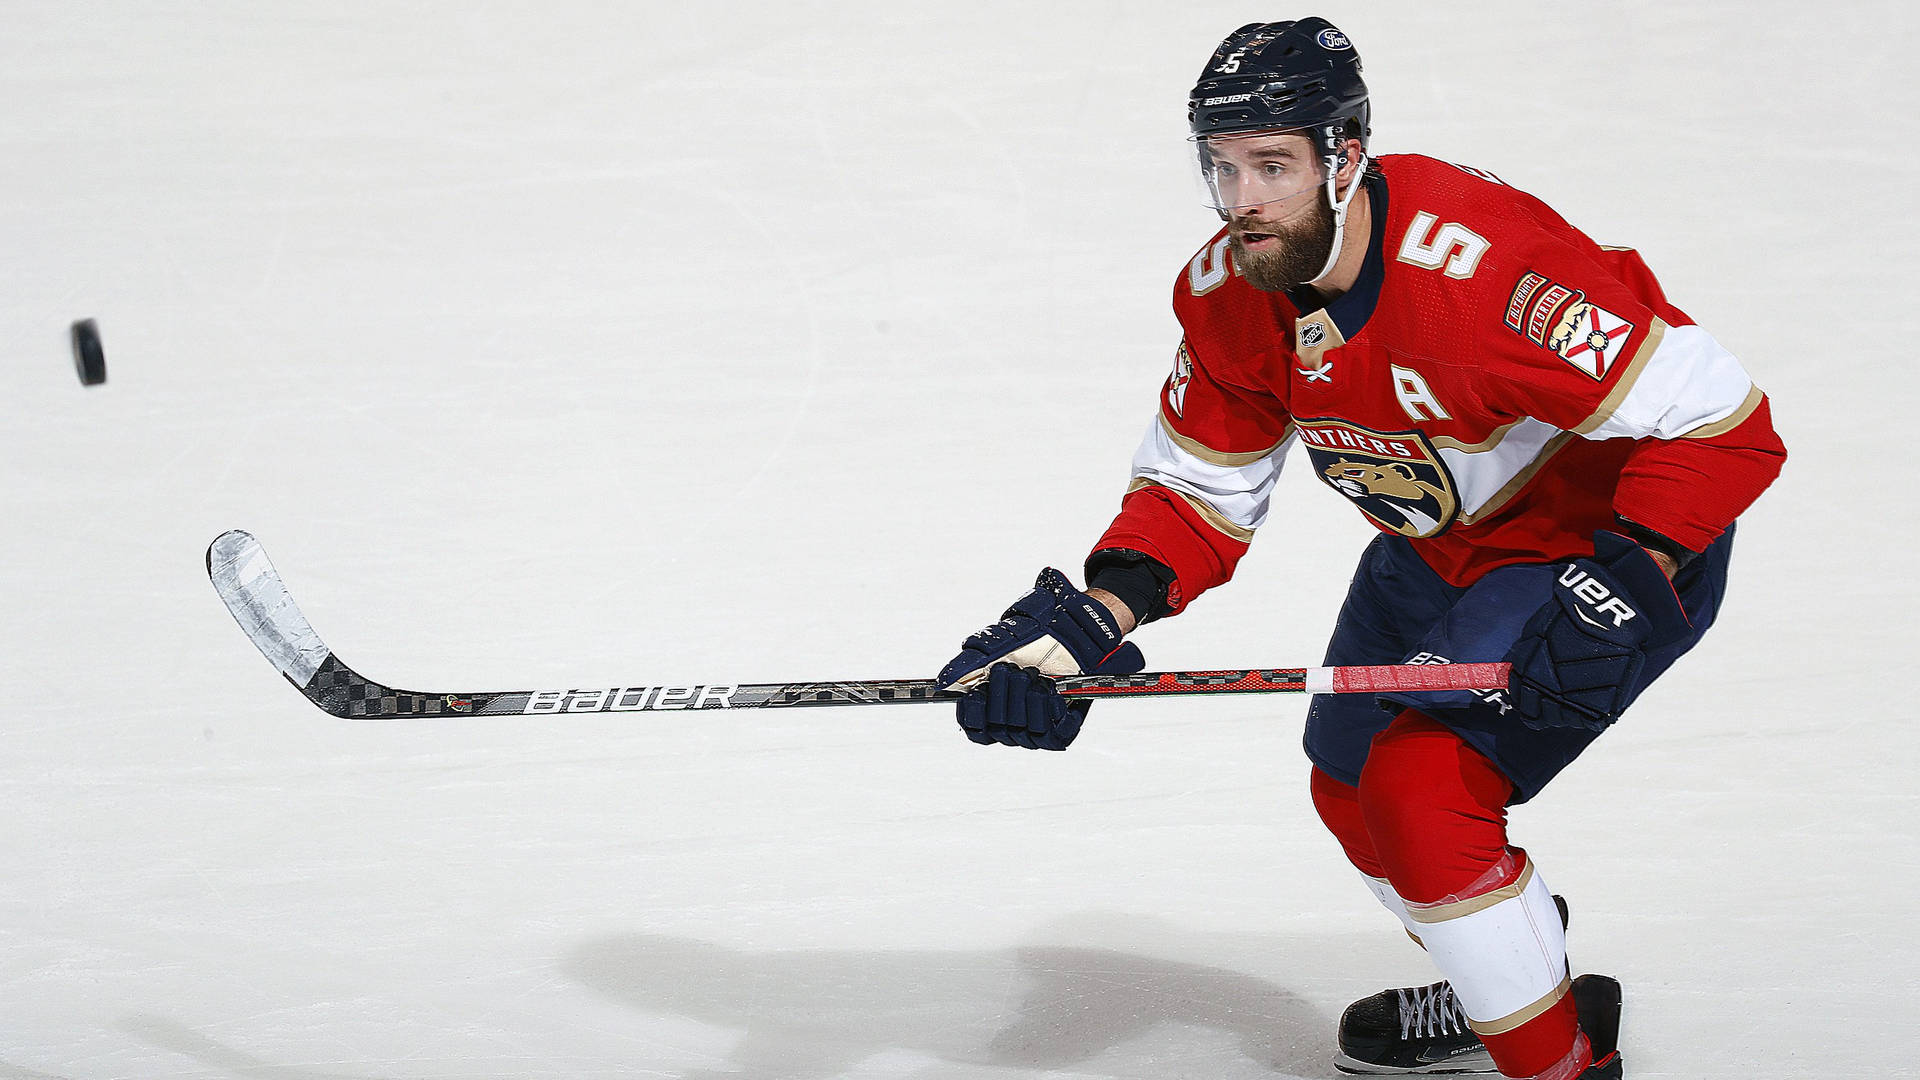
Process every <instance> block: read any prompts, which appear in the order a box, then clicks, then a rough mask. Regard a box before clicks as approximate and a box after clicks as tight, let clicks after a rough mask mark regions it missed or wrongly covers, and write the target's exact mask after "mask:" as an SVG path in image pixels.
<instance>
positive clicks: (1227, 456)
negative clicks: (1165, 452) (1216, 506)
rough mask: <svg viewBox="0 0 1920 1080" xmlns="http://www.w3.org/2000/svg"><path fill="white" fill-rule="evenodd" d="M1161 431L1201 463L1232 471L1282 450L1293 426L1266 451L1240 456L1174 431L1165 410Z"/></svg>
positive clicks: (1289, 425) (1161, 420) (1161, 421)
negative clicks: (1281, 446)
mask: <svg viewBox="0 0 1920 1080" xmlns="http://www.w3.org/2000/svg"><path fill="white" fill-rule="evenodd" d="M1160 430H1162V431H1164V432H1166V433H1167V438H1169V439H1172V440H1173V445H1175V446H1177V447H1179V448H1180V449H1182V450H1185V451H1186V452H1187V453H1189V454H1192V455H1193V456H1194V457H1197V458H1199V459H1200V460H1201V461H1204V462H1206V463H1207V464H1209V465H1224V466H1226V467H1228V468H1230V469H1237V468H1239V467H1240V466H1242V465H1251V464H1253V463H1254V462H1256V461H1259V460H1260V459H1261V458H1263V457H1266V456H1267V455H1268V454H1271V453H1273V452H1274V451H1275V450H1278V449H1280V443H1284V442H1286V441H1287V435H1288V434H1289V433H1291V432H1292V430H1293V425H1292V424H1288V425H1287V430H1286V431H1283V432H1281V433H1280V442H1276V443H1274V444H1273V445H1272V446H1269V447H1267V448H1266V449H1265V450H1254V451H1250V452H1247V453H1240V454H1233V453H1228V452H1227V451H1225V450H1215V449H1214V448H1213V447H1211V446H1208V445H1207V444H1206V443H1203V442H1200V441H1199V440H1197V439H1190V438H1188V437H1187V436H1185V435H1182V434H1180V433H1179V432H1177V431H1175V430H1173V425H1172V424H1171V423H1169V422H1168V421H1167V413H1166V410H1164V409H1162V410H1161V412H1160Z"/></svg>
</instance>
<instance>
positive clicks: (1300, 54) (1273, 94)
mask: <svg viewBox="0 0 1920 1080" xmlns="http://www.w3.org/2000/svg"><path fill="white" fill-rule="evenodd" d="M1370 115H1371V110H1370V109H1369V107H1368V103H1367V84H1366V83H1365V82H1364V81H1363V80H1362V79H1361V78H1360V54H1359V52H1358V51H1356V50H1355V49H1354V47H1353V42H1351V41H1349V40H1348V39H1347V35H1345V34H1343V33H1341V32H1340V30H1339V28H1337V27H1335V26H1334V25H1333V24H1332V23H1330V22H1328V21H1327V20H1325V19H1322V18H1319V17H1311V18H1305V19H1297V20H1289V21H1286V22H1268V23H1248V24H1247V25H1245V26H1243V27H1241V28H1240V29H1238V30H1235V31H1234V32H1233V33H1231V34H1229V35H1227V39H1226V40H1225V41H1222V42H1221V43H1220V47H1219V48H1217V49H1215V50H1214V52H1213V58H1212V59H1210V60H1208V61H1207V66H1206V68H1205V69H1204V70H1202V71H1201V72H1200V78H1199V81H1197V82H1195V83H1194V86H1193V92H1192V93H1191V94H1190V95H1189V96H1188V98H1187V124H1188V126H1189V127H1190V128H1191V129H1192V131H1193V137H1194V138H1195V139H1196V140H1204V139H1206V138H1207V137H1208V136H1213V135H1237V134H1245V133H1249V132H1255V131H1276V130H1295V131H1306V132H1311V133H1312V134H1313V136H1314V140H1315V142H1316V143H1317V144H1318V145H1319V147H1320V151H1321V153H1322V154H1324V155H1326V156H1327V157H1328V158H1330V159H1333V160H1334V161H1336V162H1339V163H1344V160H1345V155H1344V154H1343V153H1342V152H1341V148H1342V146H1343V145H1344V144H1345V142H1346V140H1347V139H1359V140H1360V149H1361V151H1362V152H1363V153H1364V152H1365V150H1366V148H1367V135H1368V131H1369V129H1368V120H1369V117H1370Z"/></svg>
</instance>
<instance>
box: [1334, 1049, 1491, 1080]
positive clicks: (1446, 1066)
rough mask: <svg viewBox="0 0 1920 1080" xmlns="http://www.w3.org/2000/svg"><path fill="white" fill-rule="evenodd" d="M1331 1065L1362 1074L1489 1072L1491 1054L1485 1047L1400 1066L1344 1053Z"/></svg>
mask: <svg viewBox="0 0 1920 1080" xmlns="http://www.w3.org/2000/svg"><path fill="white" fill-rule="evenodd" d="M1333 1067H1334V1068H1336V1069H1338V1070H1340V1071H1341V1072H1343V1073H1357V1074H1360V1075H1363V1076H1444V1075H1446V1074H1449V1073H1490V1072H1495V1071H1497V1070H1495V1069H1494V1067H1493V1056H1492V1055H1491V1054H1489V1053H1487V1051H1486V1050H1485V1048H1481V1049H1477V1050H1471V1051H1468V1052H1467V1053H1464V1054H1456V1055H1455V1056H1453V1057H1450V1058H1448V1059H1447V1060H1445V1061H1436V1062H1433V1063H1432V1064H1430V1065H1413V1066H1409V1067H1406V1068H1400V1067H1397V1066H1393V1065H1377V1064H1375V1063H1373V1062H1371V1061H1361V1060H1360V1059H1359V1058H1351V1057H1348V1056H1347V1055H1345V1054H1338V1055H1336V1056H1335V1057H1334V1059H1333Z"/></svg>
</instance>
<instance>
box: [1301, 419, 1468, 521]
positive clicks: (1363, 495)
mask: <svg viewBox="0 0 1920 1080" xmlns="http://www.w3.org/2000/svg"><path fill="white" fill-rule="evenodd" d="M1295 424H1296V425H1297V427H1298V430H1299V432H1300V443H1301V445H1302V446H1304V447H1306V450H1307V457H1308V458H1309V459H1311V460H1312V462H1313V468H1314V471H1315V472H1317V473H1318V474H1319V475H1320V479H1322V480H1324V481H1326V483H1327V485H1328V486H1329V487H1331V488H1333V490H1335V491H1337V492H1339V493H1340V494H1342V495H1344V496H1346V497H1347V498H1348V499H1350V500H1352V502H1353V504H1354V505H1355V506H1357V507H1359V508H1360V512H1361V513H1363V514H1365V515H1367V516H1368V517H1369V518H1372V519H1373V521H1374V523H1375V524H1376V525H1378V526H1380V527H1381V528H1382V529H1385V530H1387V531H1388V532H1392V533H1398V534H1400V535H1401V536H1411V537H1427V536H1438V535H1440V534H1441V533H1443V532H1446V531H1447V527H1448V526H1450V525H1452V524H1453V519H1454V518H1455V517H1456V516H1458V515H1459V512H1460V497H1459V496H1458V495H1457V494H1456V493H1455V488H1454V484H1453V477H1452V476H1451V475H1450V474H1448V472H1447V467H1446V465H1445V463H1444V462H1442V461H1441V460H1440V454H1439V452H1438V451H1436V450H1435V449H1434V448H1433V444H1432V443H1430V442H1428V441H1427V437H1426V436H1425V435H1422V434H1421V433H1420V432H1418V431H1395V432H1379V431H1369V430H1368V429H1366V428H1363V427H1360V426H1358V425H1356V424H1349V423H1347V422H1346V421H1344V420H1296V421H1295Z"/></svg>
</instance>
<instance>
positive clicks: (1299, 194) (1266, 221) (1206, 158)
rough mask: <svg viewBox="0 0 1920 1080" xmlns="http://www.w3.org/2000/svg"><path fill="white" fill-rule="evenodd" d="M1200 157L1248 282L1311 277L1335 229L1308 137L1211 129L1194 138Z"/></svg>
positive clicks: (1323, 169) (1279, 285)
mask: <svg viewBox="0 0 1920 1080" xmlns="http://www.w3.org/2000/svg"><path fill="white" fill-rule="evenodd" d="M1199 159H1200V173H1201V178H1202V180H1203V181H1204V183H1205V185H1206V187H1207V190H1208V193H1209V196H1210V198H1211V201H1212V203H1213V206H1214V209H1216V210H1218V211H1220V213H1221V215H1222V216H1223V217H1225V218H1226V219H1227V224H1228V233H1229V236H1230V237H1231V239H1232V242H1233V253H1234V259H1235V264H1236V265H1238V266H1239V267H1240V270H1241V272H1242V273H1243V274H1245V275H1246V277H1247V280H1248V282H1249V283H1251V284H1252V285H1253V286H1254V287H1255V288H1258V289H1265V290H1267V291H1269V292H1274V291H1278V290H1281V289H1289V288H1292V287H1294V286H1296V285H1304V284H1306V283H1307V282H1309V281H1311V280H1313V278H1314V277H1315V275H1317V274H1319V273H1320V271H1321V268H1322V267H1325V266H1326V265H1327V258H1328V255H1330V254H1331V253H1332V251H1333V241H1334V233H1335V229H1334V215H1333V208H1332V207H1331V206H1329V205H1328V204H1327V197H1326V180H1327V168H1328V166H1327V163H1326V160H1325V159H1324V158H1323V157H1322V156H1321V152H1320V149H1319V147H1318V145H1317V144H1316V143H1315V141H1314V140H1313V139H1312V138H1310V137H1309V136H1308V135H1307V134H1305V133H1304V132H1298V131H1273V132H1254V133H1251V134H1245V135H1227V136H1214V137H1211V138H1208V139H1205V140H1202V141H1201V142H1200V144H1199Z"/></svg>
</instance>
